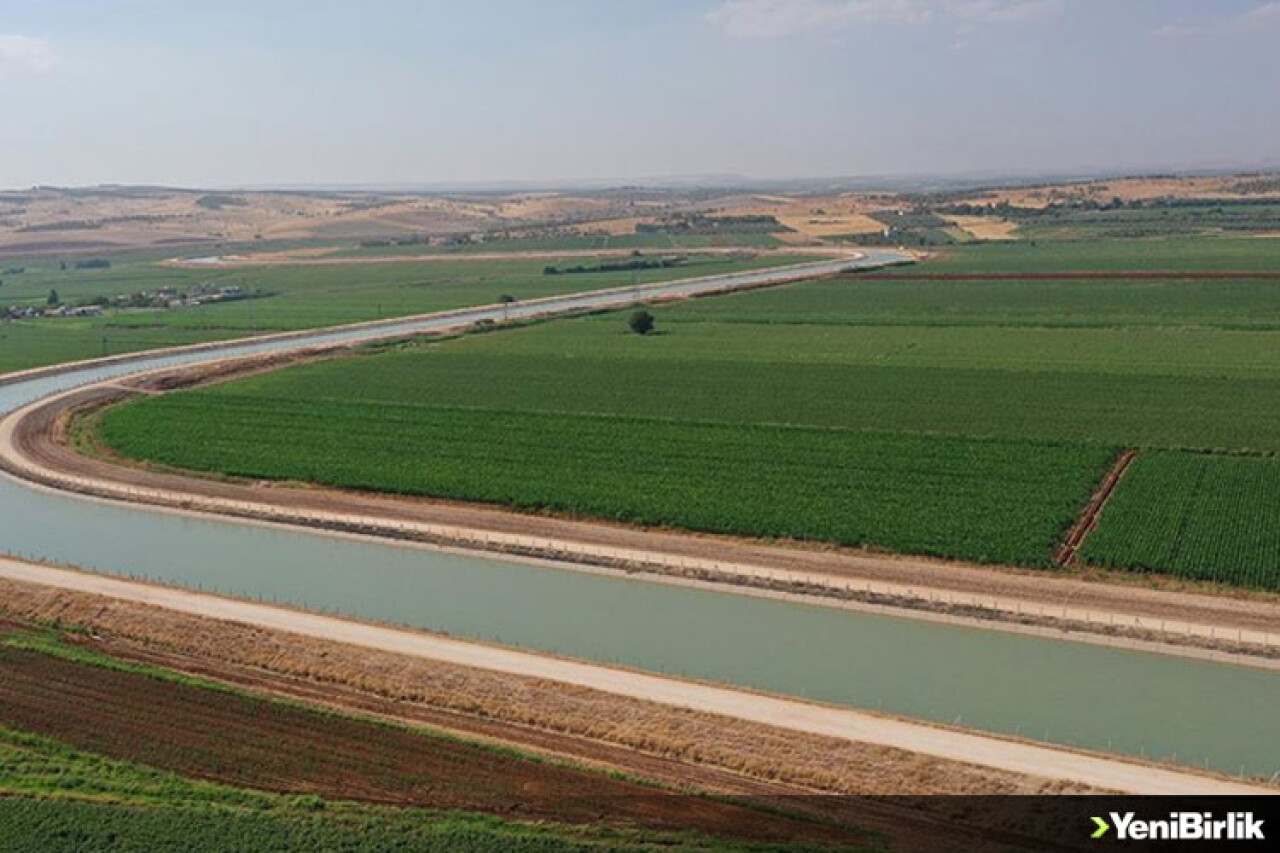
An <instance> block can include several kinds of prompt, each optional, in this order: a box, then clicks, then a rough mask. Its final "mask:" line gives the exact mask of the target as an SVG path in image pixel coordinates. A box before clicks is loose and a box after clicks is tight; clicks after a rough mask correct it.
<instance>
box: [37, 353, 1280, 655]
mask: <svg viewBox="0 0 1280 853" xmlns="http://www.w3.org/2000/svg"><path fill="white" fill-rule="evenodd" d="M280 363H281V362H280V361H278V360H272V361H271V362H270V363H269V364H270V366H278V365H279V364H280ZM257 369H261V365H260V364H259V363H257V362H244V363H242V364H240V365H238V366H237V365H227V364H222V365H219V366H217V367H214V368H211V369H210V370H211V374H210V375H211V376H212V377H213V378H214V379H216V380H225V379H230V378H232V377H233V376H234V375H236V374H237V373H238V372H241V371H252V370H257ZM203 375H204V373H203V372H202V371H200V370H194V371H193V370H191V369H186V370H183V371H177V372H174V373H172V374H162V375H160V376H158V377H151V378H149V379H146V380H143V381H142V382H141V383H138V382H132V383H130V387H131V388H134V387H137V388H139V390H143V391H146V392H154V391H157V390H162V389H169V388H175V387H187V386H189V385H191V384H192V383H198V382H199V381H201V378H202V376H203ZM129 393H131V392H130V391H129V390H126V389H122V388H119V387H106V388H101V387H100V388H90V389H86V390H84V391H80V392H74V393H72V394H69V395H67V396H64V397H61V398H58V399H56V400H54V401H52V402H50V403H48V404H46V405H44V406H41V407H38V408H36V409H35V410H33V411H31V412H29V413H28V414H27V415H26V416H24V417H23V418H22V419H21V420H20V421H19V422H18V424H17V426H16V430H15V431H14V433H13V435H12V439H13V449H14V451H16V453H17V455H18V456H19V457H21V458H23V459H25V460H28V461H29V462H30V463H31V464H32V465H33V466H34V467H35V468H36V469H38V470H42V471H49V472H54V473H55V474H56V475H57V476H58V477H60V478H63V479H64V480H65V479H66V478H70V479H71V480H73V481H75V482H78V483H81V484H83V489H82V490H83V491H85V492H87V493H90V494H98V495H110V494H112V490H113V489H114V490H120V489H129V490H136V489H146V490H148V494H151V495H159V496H160V497H153V498H150V499H149V500H151V502H155V503H161V504H166V505H169V506H173V507H179V508H189V509H208V510H211V511H214V512H218V511H225V504H226V503H227V502H232V503H235V504H238V505H244V506H248V505H250V504H251V505H254V506H256V507H258V508H259V510H257V511H254V512H252V513H246V512H244V511H241V512H235V513H231V514H238V515H242V516H247V517H250V518H256V519H260V520H271V519H275V520H281V521H286V522H293V523H297V522H299V521H302V523H306V524H310V525H311V526H318V527H328V528H329V529H336V530H343V531H346V532H359V533H371V534H373V535H383V536H392V537H394V538H400V539H408V540H411V541H426V542H435V543H438V544H446V545H450V544H451V545H456V546H460V547H464V548H481V549H485V548H487V549H489V550H498V551H501V552H504V553H510V554H523V555H526V556H533V557H549V558H552V559H556V560H561V561H566V560H567V561H579V562H586V563H589V564H594V565H602V566H604V567H605V568H613V569H622V570H626V571H643V572H649V573H653V572H657V573H658V574H665V575H671V576H675V577H677V578H686V579H692V580H700V581H711V582H713V583H721V584H731V585H732V584H738V585H747V586H754V587H756V588H761V589H764V590H775V591H784V592H785V591H791V592H802V593H806V594H814V595H818V596H824V595H825V596H831V597H833V598H841V599H844V600H846V601H855V602H856V601H863V602H866V603H869V604H874V605H883V606H890V607H897V608H907V611H906V612H910V611H911V610H915V611H929V612H932V613H938V614H942V615H948V614H950V615H953V616H957V617H964V618H970V619H982V620H985V621H986V622H987V624H989V625H990V624H992V623H993V622H1001V621H1003V622H1006V623H1010V624H1011V625H1012V626H1018V625H1031V626H1036V625H1039V626H1045V627H1046V628H1048V629H1053V630H1061V631H1071V632H1072V633H1073V634H1074V635H1076V636H1081V637H1083V636H1087V635H1088V634H1089V633H1099V634H1102V635H1106V636H1107V637H1109V638H1126V637H1127V638H1132V639H1133V640H1136V641H1146V640H1164V641H1166V642H1176V643H1179V644H1180V646H1179V648H1186V649H1187V651H1195V650H1196V649H1211V650H1217V651H1222V652H1245V653H1252V654H1262V655H1264V656H1271V655H1274V654H1276V653H1277V652H1280V648H1276V646H1280V637H1277V638H1275V639H1272V640H1270V641H1269V642H1268V641H1267V639H1266V638H1267V637H1268V636H1269V635H1274V634H1275V633H1276V626H1277V625H1278V624H1280V602H1277V601H1276V600H1275V599H1274V597H1267V596H1254V597H1246V596H1239V597H1232V596H1228V595H1206V594H1198V593H1188V592H1180V591H1175V590H1167V589H1152V588H1149V587H1148V586H1138V585H1137V584H1134V583H1123V584H1122V583H1105V582H1099V581H1098V580H1096V579H1094V577H1089V578H1086V577H1084V576H1081V575H1080V574H1076V575H1074V576H1069V577H1064V576H1061V575H1054V574H1050V573H1046V572H1044V571H1035V570H1026V571H1019V570H1006V569H998V568H990V567H979V566H972V565H966V564H957V563H952V562H946V561H941V560H930V559H922V558H905V557H896V556H887V555H879V554H872V553H867V552H860V551H856V550H853V549H842V548H834V547H827V548H824V547H818V546H812V545H804V544H800V543H790V544H787V545H779V544H773V543H766V542H761V541H756V540H746V539H738V538H733V537H727V536H717V535H710V534H694V533H685V532H675V531H663V530H647V529H641V528H637V527H632V526H625V525H621V524H614V523H608V522H599V521H587V520H579V519H568V518H558V517H552V516H546V515H533V514H525V513H518V512H514V511H509V510H504V509H500V508H495V507H488V506H483V505H476V504H465V503H457V502H446V501H437V500H429V499H417V498H405V497H391V496H380V495H376V494H370V493H362V492H354V491H344V490H338V489H331V488H320V487H311V486H308V487H297V488H291V487H288V486H280V485H271V484H265V483H260V482H246V481H234V480H228V479H205V478H200V477H198V476H194V475H188V474H187V473H186V472H169V471H158V470H150V469H148V468H145V467H140V466H136V465H126V464H119V463H118V461H117V460H112V459H105V458H97V457H90V456H84V455H81V454H80V453H79V452H77V451H76V450H75V449H74V448H72V447H71V446H70V445H69V444H68V441H67V427H68V423H69V421H70V418H71V416H72V415H73V414H74V413H75V412H76V411H78V410H80V409H82V408H84V409H93V408H96V407H101V406H104V405H108V404H110V403H112V402H114V401H117V400H120V399H122V398H124V397H125V396H127V395H128V394H129ZM1113 473H1114V472H1113ZM63 486H64V487H65V482H64V483H63ZM220 506H222V507H223V509H220ZM321 515H323V517H325V518H328V519H346V520H347V522H348V523H347V524H345V525H344V524H336V523H317V522H311V521H308V518H317V517H319V516H321ZM409 525H419V526H423V527H424V528H425V527H431V528H433V529H434V533H433V534H431V535H428V534H426V533H425V532H424V531H422V530H420V531H418V533H417V534H414V533H413V532H412V531H411V530H410V529H409V528H408V527H407V526H409ZM522 538H523V539H524V544H523V545H522V544H521V539H522ZM498 539H502V540H503V541H505V542H506V543H507V545H506V546H504V547H501V548H496V547H494V544H493V542H494V541H496V540H498ZM530 540H537V543H536V544H532V543H531V542H530ZM601 554H605V555H612V556H610V557H609V558H608V559H601V558H600V555H601ZM592 555H595V556H592ZM708 567H710V568H708ZM1097 577H1104V578H1105V577H1108V576H1106V575H1100V576H1097ZM860 588H861V589H860ZM1086 614H1087V615H1088V617H1089V621H1088V622H1087V623H1086V622H1085V621H1083V617H1084V615H1086ZM1170 623H1172V624H1174V625H1175V626H1178V627H1177V630H1176V631H1169V630H1161V629H1162V627H1164V626H1167V625H1168V624H1170ZM1126 626H1129V627H1128V628H1126ZM1181 626H1195V628H1196V631H1197V633H1191V629H1190V628H1189V627H1188V628H1185V631H1184V628H1183V627H1181ZM1178 631H1184V633H1178ZM1246 639H1247V640H1248V642H1246Z"/></svg>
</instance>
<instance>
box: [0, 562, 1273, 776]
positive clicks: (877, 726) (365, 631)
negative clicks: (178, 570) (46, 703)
mask: <svg viewBox="0 0 1280 853" xmlns="http://www.w3.org/2000/svg"><path fill="white" fill-rule="evenodd" d="M0 576H2V577H6V578H10V579H13V580H19V581H26V582H30V583H37V584H44V585H47V586H55V587H59V588H63V589H71V590H78V591H81V592H87V593H92V594H95V595H102V596H106V597H109V598H117V599H123V600H127V601H136V602H143V603H147V604H152V605H156V606H159V607H163V608H167V609H170V610H176V611H179V612H182V613H190V614H197V615H202V616H208V617H212V618H215V619H224V620H232V621H236V622H240V623H246V624H250V625H257V626H261V627H265V628H270V629H275V630H281V631H287V632H290V633H294V634H300V635H303V636H308V637H317V638H323V639H329V640H335V641H338V642H342V643H347V644H350V645H355V646H363V647H366V648H372V649H380V650H384V651H390V652H395V653H398V654H405V655H411V656H417V657H423V658H430V659H435V660H443V661H449V662H452V663H456V664H461V665H463V666H468V667H475V668H478V669H482V670H489V671H496V672H503V673H509V674H514V675H522V676H528V677H533V678H543V679H548V680H551V681H555V682H559V683H561V684H568V685H575V686H580V687H587V688H592V689H596V690H603V691H606V692H609V693H613V694H617V695H621V696H629V697H633V698H637V699H644V700H648V701H652V702H658V703H661V704H665V705H671V706H675V707H679V708H688V709H692V710H697V711H704V712H708V713H714V714H723V715H725V716H730V717H735V718H738V719H743V720H749V721H752V722H758V723H766V724H768V725H772V726H777V727H781V728H787V729H793V730H796V731H801V732H809V733H813V734H819V735H826V736H831V737H837V738H842V739H845V740H849V741H857V742H863V743H873V744H881V745H885V746H892V747H895V748H899V749H904V750H908V751H911V752H916V753H920V754H924V755H929V756H933V757H937V758H943V759H948V760H953V761H962V762H967V763H972V764H979V765H983V766H988V767H995V768H998V769H1002V770H1007V771H1010V772H1014V773H1023V774H1028V775H1038V776H1050V777H1053V778H1058V779H1064V780H1070V781H1074V782H1079V783H1082V784H1086V785H1091V786H1095V787H1099V788H1104V789H1109V790H1115V791H1123V792H1131V793H1140V794H1180V795H1192V794H1258V793H1269V791H1268V790H1267V789H1265V788H1258V787H1255V786H1251V785H1246V784H1243V783H1237V782H1228V781H1225V780H1221V779H1215V778H1210V777H1205V776H1198V775H1195V774H1192V773H1189V772H1181V771H1176V770H1169V769H1163V768H1158V767H1149V766H1143V765H1138V764H1131V763H1128V762H1125V761H1121V760H1118V759H1111V758H1103V757H1100V756H1094V755H1088V754H1084V753H1074V752H1069V751H1065V750H1057V749H1051V748H1049V747H1044V746H1038V745H1034V744H1029V743H1022V742H1017V741H1011V740H1002V739H999V738H994V737H985V736H981V735H976V734H968V733H963V732H956V731H951V730H947V729H942V728H934V727H930V726H925V725H919V724H914V723H909V722H905V721H902V720H896V719H890V718H887V717H879V716H873V715H870V714H866V713H861V712H857V711H851V710H846V709H841V708H833V707H825V706H821V705H814V704H809V703H805V702H800V701H796V700H791V699H784V698H780V697H774V696H765V695H757V694H752V693H746V692H742V691H737V690H730V689H727V688H723V687H716V686H712V685H707V684H700V683H695V682H689V681H680V680H677V679H672V678H663V677H659V676H655V675H648V674H644V673H639V672H631V671H626V670H620V669H611V668H608V667H603V666H598V665H593V664H586V663H579V662H577V661H570V660H562V659H558V658H551V657H544V656H541V655H535V654H530V653H526V652H519V651H514V650H511V649H505V648H499V647H495V646H487V645H481V644H479V643H470V642H464V641H460V640H454V639H449V638H445V637H439V636H433V635H430V634H425V633H418V632H410V631H401V630H394V629H391V628H385V627H380V626H375V625H366V624H361V623H357V622H350V621H347V620H343V619H337V618H334V617H330V616H321V615H318V614H312V613H304V612H299V611H294V610H287V609H283V608H278V607H271V606H268V605H263V604H255V603H252V602H245V601H237V600H232V599H227V598H219V597H215V596H211V595H204V594H200V593H193V592H187V591H185V590H178V589H169V588H165V587H154V586H148V585H146V584H140V583H135V582H131V581H124V580H119V579H116V578H108V577H104V576H100V575H92V574H85V573H80V572H74V571H69V570H65V569H55V568H50V567H47V566H39V565H34V564H29V563H22V562H18V561H15V560H8V559H4V560H0Z"/></svg>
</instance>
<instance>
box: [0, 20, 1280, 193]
mask: <svg viewBox="0 0 1280 853" xmlns="http://www.w3.org/2000/svg"><path fill="white" fill-rule="evenodd" d="M1278 84H1280V2H1277V1H1276V0H1272V2H1266V1H1265V0H520V2H517V0H456V2H437V0H363V2H356V1H355V0H343V1H342V2H338V0H252V2H250V0H218V2H196V0H0V186H3V187H25V186H30V185H33V184H62V185H78V184H95V183H107V182H115V183H159V184H170V185H185V186H245V185H263V184H321V183H323V184H338V183H366V184H372V183H418V182H471V181H502V180H533V181H554V180H559V179H578V178H581V179H600V178H627V177H632V178H641V177H648V176H663V175H688V174H706V173H738V174H743V175H747V176H751V177H812V176H834V175H842V176H847V175H881V174H921V173H923V174H954V173H973V172H987V173H1001V174H1009V173H1015V172H1019V173H1021V172H1041V171H1076V170H1090V169H1097V170H1105V169H1155V168H1160V169H1164V168H1174V167H1198V166H1209V165H1213V166H1217V165H1232V164H1238V165H1254V164H1258V163H1266V164H1269V165H1273V166H1274V165H1280V87H1278Z"/></svg>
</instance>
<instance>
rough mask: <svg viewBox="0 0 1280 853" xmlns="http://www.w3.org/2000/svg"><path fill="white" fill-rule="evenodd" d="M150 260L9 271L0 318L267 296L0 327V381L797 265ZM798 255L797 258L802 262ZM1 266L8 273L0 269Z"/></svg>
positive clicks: (694, 260) (42, 263) (704, 259)
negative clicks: (219, 345)
mask: <svg viewBox="0 0 1280 853" xmlns="http://www.w3.org/2000/svg"><path fill="white" fill-rule="evenodd" d="M157 260H158V258H157V256H154V255H133V256H122V257H115V258H112V260H111V264H112V265H111V267H110V268H109V269H101V270H99V269H85V270H78V269H74V268H72V269H66V270H64V269H62V268H61V262H60V261H57V260H48V259H43V260H37V261H29V262H8V261H6V262H4V263H5V264H10V263H11V264H12V267H13V268H17V267H21V268H23V272H22V273H19V274H12V273H11V274H7V275H5V274H0V279H2V280H3V281H4V284H3V286H0V311H3V310H4V309H6V308H8V307H9V306H12V305H39V306H42V307H43V305H44V302H45V300H46V299H47V296H48V294H49V292H50V291H51V290H56V291H57V294H58V296H59V298H61V299H62V300H63V301H65V302H68V303H72V304H76V303H81V302H86V301H88V300H91V299H94V298H96V297H102V296H108V297H111V296H116V295H120V294H131V293H137V292H140V291H150V292H154V291H155V290H157V289H159V288H162V287H166V286H167V287H175V288H178V289H186V288H189V287H191V286H193V285H199V284H207V285H210V286H213V287H226V286H238V287H241V288H243V289H244V290H245V291H246V292H254V291H262V292H264V293H266V294H269V295H267V296H264V297H263V298H255V299H244V300H240V301H232V302H225V303H221V304H208V305H201V306H198V307H188V308H177V309H170V310H150V309H148V310H133V309H123V310H115V309H110V310H108V311H107V312H106V313H105V314H104V315H103V316H100V317H83V318H79V317H58V318H47V319H46V318H38V319H22V320H2V321H0V372H7V371H12V370H21V369H23V368H28V367H36V366H40V365H44V364H51V363H57V362H62V361H71V360H77V359H84V358H92V357H95V356H101V355H115V354H119V353H123V352H135V351H138V350H144V349H152V348H155V347H162V346H171V345H179V344H187V343H199V342H202V341H210V340H222V339H226V338H234V337H242V336H246V335H252V334H259V333H265V332H273V331H287V330H294V329H306V328H313V327H318V326H327V325H334V324H338V323H352V322H359V321H362V320H375V319H380V318H385V317H395V316H402V315H408V314H420V313H426V312H429V311H440V310H445V309H449V308H459V307H464V306H468V305H479V304H484V303H488V302H495V301H497V300H498V298H499V297H500V296H503V295H511V296H514V297H515V298H516V299H517V300H525V299H536V298H539V297H545V296H553V295H556V294H561V293H570V292H574V291H578V290H594V289H597V288H605V287H617V286H621V285H626V284H630V283H631V282H632V281H633V280H634V281H636V282H639V283H642V284H643V283H648V282H653V281H666V280H674V279H678V278H688V277H693V276H702V275H716V274H718V273H725V272H732V271H735V270H745V269H757V268H760V267H766V266H779V265H785V264H787V263H792V262H793V259H792V258H786V259H778V258H755V259H751V260H734V259H731V258H726V257H717V256H694V257H691V258H689V259H688V261H687V262H686V263H684V264H682V265H681V266H679V267H676V268H670V269H653V270H639V271H636V272H635V273H634V274H633V273H632V272H622V273H585V274H582V275H574V276H544V275H543V274H542V268H543V267H544V266H545V261H534V260H511V261H507V260H500V261H498V260H477V261H465V260H458V261H452V260H441V261H430V262H423V263H396V264H368V265H363V264H357V265H332V266H296V267H269V268H260V269H244V270H231V269H221V270H220V269H217V268H212V269H209V270H203V269H177V268H170V267H162V266H158V265H157V264H156V261H157ZM803 260H806V259H805V258H795V259H794V262H796V263H799V262H801V261H803ZM0 266H3V265H0Z"/></svg>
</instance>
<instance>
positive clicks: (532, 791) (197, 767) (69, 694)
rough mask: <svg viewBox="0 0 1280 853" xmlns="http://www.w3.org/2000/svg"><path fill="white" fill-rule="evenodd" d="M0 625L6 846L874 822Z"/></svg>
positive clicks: (0, 830) (333, 840)
mask: <svg viewBox="0 0 1280 853" xmlns="http://www.w3.org/2000/svg"><path fill="white" fill-rule="evenodd" d="M0 628H4V629H5V630H4V631H0V635H2V636H0V673H3V676H4V677H3V680H2V681H0V693H2V694H3V702H0V768H3V771H4V772H3V773H0V849H4V850H6V851H7V850H41V851H45V850H67V851H83V850H95V851H96V850H104V849H111V850H138V851H142V850H147V851H151V850H157V849H182V850H195V851H199V850H211V851H212V850H226V849H228V847H227V845H228V843H232V844H233V845H234V846H235V849H245V850H268V849H269V850H278V851H295V850H296V851H309V850H315V849H322V850H351V851H356V850H360V851H383V850H386V851H392V850H395V851H402V850H475V851H487V850H529V851H577V850H584V851H585V850H614V849H623V850H653V849H669V848H670V847H672V846H678V847H680V848H681V849H695V850H702V849H715V850H746V849H773V847H772V846H771V845H774V844H776V843H777V842H779V841H781V840H784V839H791V838H794V839H797V840H799V841H800V842H801V843H802V844H804V843H811V844H813V845H815V846H819V847H821V848H822V849H830V848H831V847H839V848H841V849H845V845H846V844H847V843H848V842H849V840H850V839H854V838H857V839H860V842H859V843H863V842H865V841H866V839H867V838H868V836H867V835H866V834H864V833H862V832H860V831H858V830H853V829H848V828H839V827H834V826H832V825H828V824H818V823H813V822H811V821H808V820H804V819H796V818H794V817H787V816H784V815H781V814H776V813H770V812H766V811H762V810H758V809H755V808H751V807H748V806H744V805H735V804H731V803H722V802H718V801H715V800H711V799H707V798H699V797H695V796H689V795H685V796H676V795H674V794H672V793H671V792H666V791H660V790H657V789H653V788H649V787H646V786H643V785H640V784H638V783H636V782H632V781H627V780H623V779H618V778H614V777H611V776H608V775H606V774H604V773H601V772H598V771H592V770H585V769H578V768H574V767H571V766H566V765H561V764H553V763H549V762H546V761H542V760H538V759H534V758H530V757H527V756H524V755H521V754H520V753H517V752H514V751H511V750H506V749H500V748H494V747H489V746H481V745H478V744H474V743H468V742H464V741H460V740H457V739H454V738H451V737H447V736H443V735H438V734H433V733H429V732H424V731H421V730H414V729H409V728H404V727H400V726H393V725H387V724H381V723H374V722H370V721H366V720H362V719H358V718H354V717H347V716H343V715H339V714H335V713H332V712H325V711H318V710H313V709H311V708H308V707H306V706H303V705H299V704H295V703H284V702H280V701H272V700H267V699H262V698H259V697H256V696H254V695H252V694H248V693H243V692H239V691H237V690H233V689H229V688H225V687H219V686H217V685H213V684H208V683H205V682H202V681H200V680H198V679H193V678H189V677H187V676H184V675H181V674H179V673H174V672H171V671H169V670H164V669H159V668H156V667H153V666H150V665H145V664H136V663H131V662H128V661H122V660H119V659H116V658H112V657H107V656H104V655H102V654H100V653H98V652H95V651H93V650H90V649H87V648H84V647H83V646H80V645H76V644H73V643H70V642H67V641H66V640H65V639H64V638H62V637H61V636H59V635H57V634H54V633H52V632H47V631H41V632H32V631H31V630H29V629H27V628H25V627H24V626H15V625H12V624H9V625H0ZM605 803H607V804H608V805H607V808H605V807H603V806H602V804H605ZM513 804H518V807H515V808H513ZM788 849H791V848H788Z"/></svg>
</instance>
